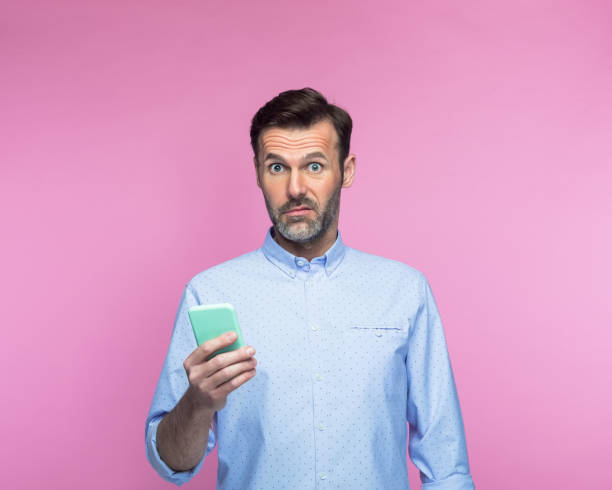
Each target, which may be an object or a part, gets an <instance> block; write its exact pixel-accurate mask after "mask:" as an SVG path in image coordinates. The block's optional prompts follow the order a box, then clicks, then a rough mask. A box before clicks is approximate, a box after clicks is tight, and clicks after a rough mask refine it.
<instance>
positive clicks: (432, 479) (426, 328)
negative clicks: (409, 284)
mask: <svg viewBox="0 0 612 490" xmlns="http://www.w3.org/2000/svg"><path fill="white" fill-rule="evenodd" d="M420 290H421V302H420V305H419V309H418V311H417V312H416V313H415V316H414V319H413V322H412V323H411V326H410V333H409V339H408V342H409V345H408V355H407V357H406V373H407V379H408V396H407V400H408V401H407V407H406V419H407V421H408V423H409V424H410V431H409V443H408V452H409V455H410V459H411V460H412V462H413V463H414V465H415V466H416V467H417V468H418V469H419V472H420V479H421V482H422V484H423V490H425V489H444V490H471V489H474V482H473V480H472V477H471V475H470V468H469V463H468V455H467V447H466V440H465V429H464V426H463V418H462V415H461V408H460V406H459V397H458V394H457V389H456V385H455V379H454V376H453V371H452V367H451V362H450V357H449V354H448V349H447V345H446V339H445V336H444V330H443V327H442V322H441V319H440V314H439V312H438V308H437V306H436V302H435V299H434V296H433V293H432V290H431V287H430V285H429V283H428V281H427V279H426V278H425V276H423V275H421V287H420Z"/></svg>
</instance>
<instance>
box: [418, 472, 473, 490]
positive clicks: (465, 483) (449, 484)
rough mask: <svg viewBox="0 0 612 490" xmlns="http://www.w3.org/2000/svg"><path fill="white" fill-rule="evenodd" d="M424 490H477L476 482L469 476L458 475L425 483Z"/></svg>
mask: <svg viewBox="0 0 612 490" xmlns="http://www.w3.org/2000/svg"><path fill="white" fill-rule="evenodd" d="M422 489H423V490H475V488H474V481H473V480H472V476H471V475H469V474H467V475H466V474H458V473H455V474H454V475H451V476H449V477H448V478H444V480H437V481H432V482H429V483H423V485H422Z"/></svg>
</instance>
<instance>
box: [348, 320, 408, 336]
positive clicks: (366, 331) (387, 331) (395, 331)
mask: <svg viewBox="0 0 612 490" xmlns="http://www.w3.org/2000/svg"><path fill="white" fill-rule="evenodd" d="M348 332H349V335H354V336H357V335H359V336H364V337H366V336H370V337H378V338H383V337H384V338H387V339H393V338H398V337H401V336H402V335H403V334H404V333H405V329H404V327H402V326H401V325H389V324H378V323H376V324H374V323H359V324H351V325H349V326H348Z"/></svg>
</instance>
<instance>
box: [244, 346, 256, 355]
mask: <svg viewBox="0 0 612 490" xmlns="http://www.w3.org/2000/svg"><path fill="white" fill-rule="evenodd" d="M253 352H255V351H254V350H253V348H252V347H249V348H248V349H247V350H246V353H247V354H248V355H249V356H252V355H253Z"/></svg>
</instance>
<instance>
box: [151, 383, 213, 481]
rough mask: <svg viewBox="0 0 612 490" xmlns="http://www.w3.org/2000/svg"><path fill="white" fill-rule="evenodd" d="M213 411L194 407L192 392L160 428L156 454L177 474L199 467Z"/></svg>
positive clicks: (167, 415) (182, 399)
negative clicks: (177, 472)
mask: <svg viewBox="0 0 612 490" xmlns="http://www.w3.org/2000/svg"><path fill="white" fill-rule="evenodd" d="M214 414H215V412H214V410H209V409H205V408H201V407H196V406H194V404H193V402H192V401H191V398H190V397H189V392H188V391H187V392H186V393H185V395H183V398H181V399H180V401H179V402H178V403H177V404H176V406H175V407H174V409H172V411H170V412H169V413H168V414H166V416H165V417H164V418H163V420H162V421H161V422H160V423H159V425H158V426H157V451H158V453H159V456H160V457H161V458H162V459H163V460H164V462H165V463H166V464H167V465H168V466H169V467H170V468H172V469H173V470H174V471H186V470H190V469H191V468H193V467H194V466H196V465H197V464H198V463H199V462H200V460H201V459H202V457H203V456H204V452H205V450H206V443H207V441H208V432H209V429H210V424H211V422H212V419H213V416H214Z"/></svg>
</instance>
